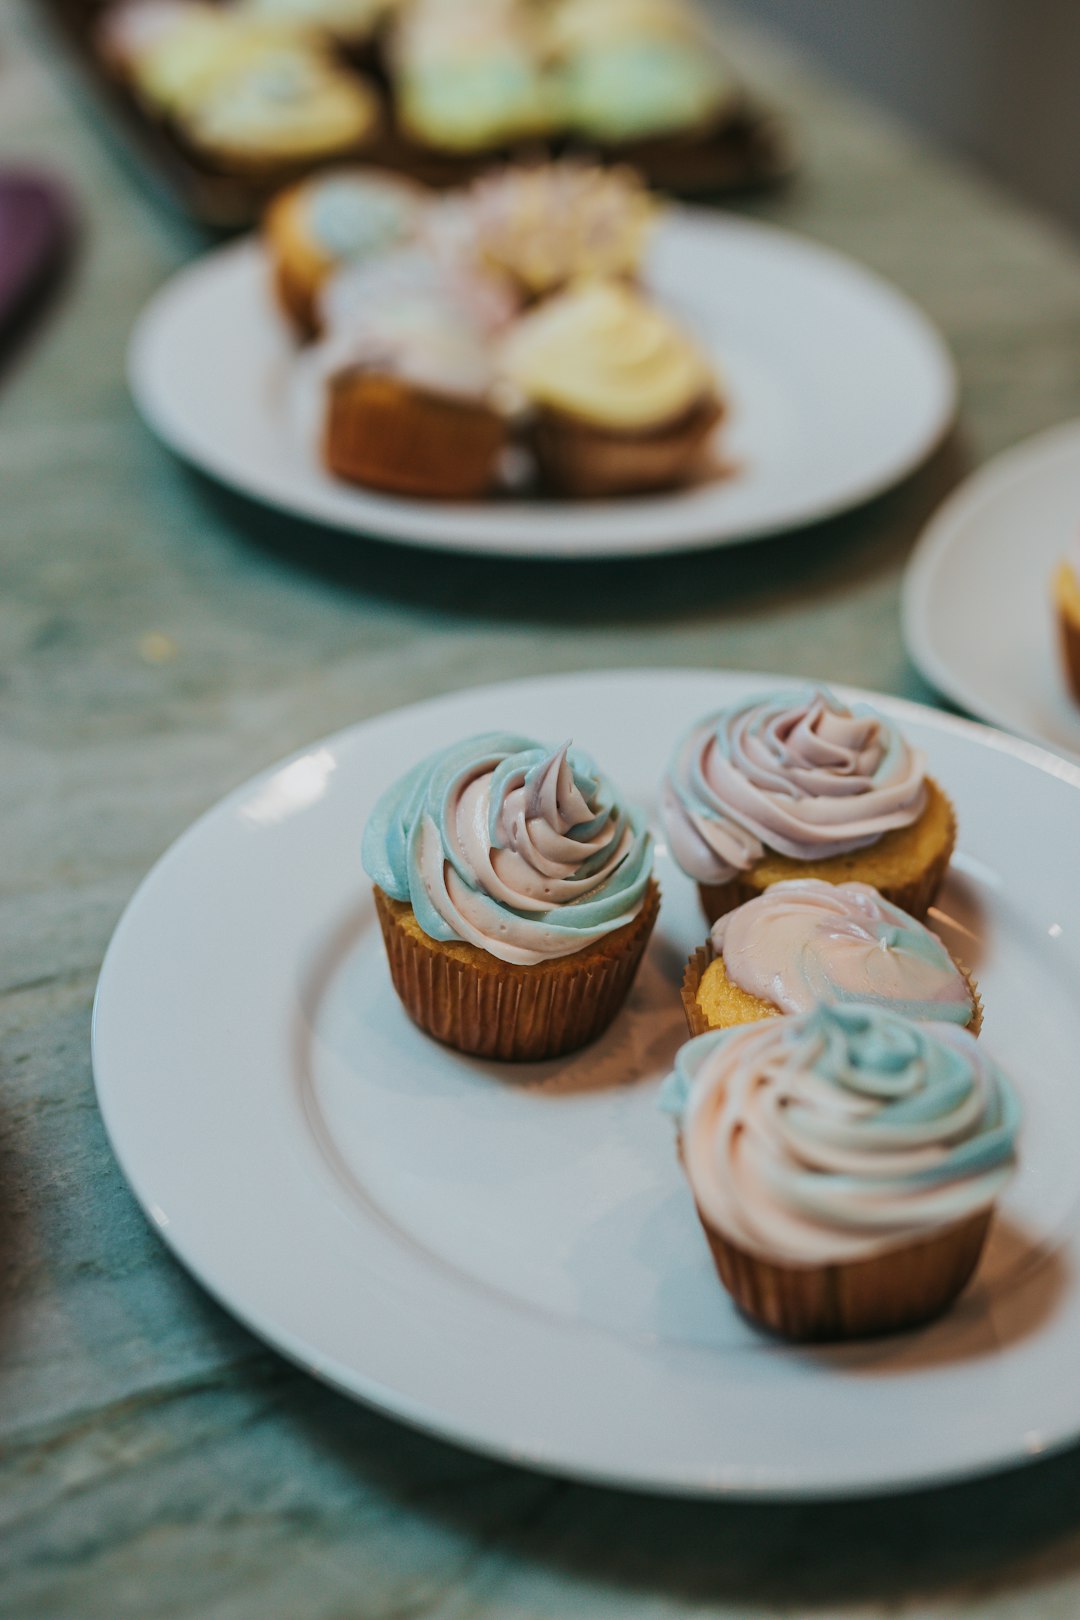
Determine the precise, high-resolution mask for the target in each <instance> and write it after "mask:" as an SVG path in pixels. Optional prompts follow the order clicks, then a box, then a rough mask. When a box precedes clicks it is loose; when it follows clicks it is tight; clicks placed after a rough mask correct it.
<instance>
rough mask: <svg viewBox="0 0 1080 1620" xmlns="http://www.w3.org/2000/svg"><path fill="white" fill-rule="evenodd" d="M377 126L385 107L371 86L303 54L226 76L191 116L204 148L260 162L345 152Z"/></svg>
mask: <svg viewBox="0 0 1080 1620" xmlns="http://www.w3.org/2000/svg"><path fill="white" fill-rule="evenodd" d="M377 122H378V101H377V99H376V97H375V95H374V93H373V92H372V91H371V90H370V89H368V87H367V85H366V84H365V83H364V82H363V80H361V79H359V78H357V77H356V76H355V75H353V74H351V73H344V72H342V71H341V70H340V69H339V68H337V67H335V66H334V64H333V63H331V62H330V61H328V60H325V59H324V58H323V57H322V56H320V55H318V54H316V53H315V52H312V51H309V50H307V49H305V48H303V47H296V46H282V47H280V48H279V49H276V50H274V51H272V52H268V53H267V54H265V55H260V56H259V57H258V59H257V60H254V61H252V62H249V63H244V64H242V65H240V66H238V67H237V68H236V69H235V70H234V71H230V72H228V73H223V74H220V75H218V76H217V77H215V79H214V81H213V83H212V84H211V85H210V86H209V88H208V89H207V90H206V91H205V93H204V94H202V95H201V96H200V97H198V98H197V99H196V100H195V101H194V103H193V104H192V105H191V106H190V107H189V108H187V110H186V111H185V113H184V115H183V124H184V128H185V131H186V132H187V134H188V135H189V136H190V138H191V139H192V140H193V141H195V142H196V144H198V145H200V146H203V147H205V148H206V149H207V150H209V151H218V152H222V153H227V154H229V155H246V156H250V157H252V158H256V159H257V158H261V157H264V156H266V157H270V158H276V157H281V158H285V159H289V158H305V157H316V156H318V155H320V154H321V153H324V152H327V153H328V152H336V151H341V150H343V149H344V148H346V147H348V146H352V145H354V144H355V143H357V142H360V141H363V140H365V139H366V138H367V137H368V136H369V135H370V134H371V133H372V131H373V130H374V128H375V125H376V123H377Z"/></svg>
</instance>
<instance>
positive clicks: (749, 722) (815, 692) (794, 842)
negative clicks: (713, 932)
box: [661, 686, 926, 884]
mask: <svg viewBox="0 0 1080 1620" xmlns="http://www.w3.org/2000/svg"><path fill="white" fill-rule="evenodd" d="M925 806H926V786H925V770H924V758H923V755H922V754H921V753H920V752H919V750H918V749H914V748H911V747H909V745H908V744H907V743H906V742H905V740H904V738H903V737H902V736H901V735H900V733H899V732H898V731H897V730H896V728H895V726H893V725H892V723H891V722H890V721H888V720H886V719H885V717H884V716H883V715H881V714H878V712H877V711H876V710H875V709H872V708H871V707H870V706H869V704H866V703H856V704H852V705H851V706H850V707H849V706H848V705H847V704H846V703H842V702H841V701H840V699H839V698H837V697H834V696H833V694H832V693H831V692H830V691H829V690H828V689H827V688H826V687H823V686H811V687H807V688H805V689H804V690H802V691H796V692H773V693H770V694H769V695H768V696H766V697H760V698H750V699H747V700H744V701H743V702H741V703H734V704H731V705H730V706H729V707H728V708H726V709H719V710H718V711H717V712H716V713H715V714H711V715H709V716H708V717H707V718H706V719H704V720H701V721H699V722H698V724H697V725H695V726H693V727H692V728H691V730H690V731H689V732H688V733H687V734H686V736H685V737H684V738H683V740H682V741H681V742H680V743H679V745H678V747H677V748H676V750H675V755H674V758H673V759H672V761H671V764H670V766H669V767H668V772H667V775H666V777H665V779H664V786H663V790H662V794H661V814H662V817H663V822H664V827H665V830H666V832H667V835H668V842H669V844H670V846H671V852H672V854H673V855H674V857H675V859H676V861H677V862H678V863H679V865H680V866H681V867H682V869H683V871H684V872H686V873H687V874H688V875H689V876H690V877H692V878H696V879H697V881H698V882H699V883H708V884H715V883H726V882H727V881H728V880H729V879H730V878H732V877H734V876H735V875H736V873H738V872H745V871H748V870H749V869H750V867H752V866H754V865H755V864H756V863H757V862H758V861H759V860H761V858H762V856H763V855H764V853H765V851H766V850H767V849H771V850H776V851H778V852H779V853H780V854H781V855H787V856H790V857H791V858H792V859H794V860H803V861H810V860H825V859H828V858H829V857H831V856H834V855H844V854H847V853H848V852H850V851H851V850H856V849H865V848H867V847H868V846H869V845H871V844H874V843H876V842H877V840H878V839H879V838H880V837H881V836H882V835H883V834H884V833H886V832H889V831H890V830H891V829H893V828H895V827H909V826H911V824H912V823H913V822H915V821H917V820H918V819H919V816H920V815H921V814H922V812H923V810H924V808H925Z"/></svg>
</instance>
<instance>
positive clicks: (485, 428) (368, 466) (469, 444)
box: [323, 367, 507, 500]
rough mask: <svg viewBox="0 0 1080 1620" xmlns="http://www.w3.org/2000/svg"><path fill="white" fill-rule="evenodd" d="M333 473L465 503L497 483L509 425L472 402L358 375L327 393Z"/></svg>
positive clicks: (351, 372) (344, 375) (348, 375)
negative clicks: (464, 501)
mask: <svg viewBox="0 0 1080 1620" xmlns="http://www.w3.org/2000/svg"><path fill="white" fill-rule="evenodd" d="M327 401H328V406H327V415H326V432H325V439H324V446H323V453H324V456H325V459H326V465H327V466H328V467H329V469H330V471H331V472H332V473H336V474H337V476H338V477H339V478H346V479H348V480H349V481H350V482H352V483H358V484H367V485H369V486H370V487H371V488H373V489H387V490H393V491H394V492H395V493H397V494H402V495H423V496H429V497H432V498H442V499H448V500H460V499H465V498H467V497H469V496H478V495H484V494H486V493H487V491H488V490H489V489H490V488H491V486H492V484H493V483H494V481H495V475H496V471H497V463H498V457H499V452H500V451H501V449H502V447H503V445H504V444H505V442H506V436H507V434H506V423H505V421H504V419H503V418H502V417H501V416H500V415H499V413H498V412H497V411H494V410H492V409H491V408H490V407H489V406H488V405H485V404H483V403H477V402H474V401H472V400H459V399H450V398H449V397H448V396H445V395H442V394H434V393H429V392H428V391H427V390H425V389H422V388H414V387H413V386H412V385H411V384H409V383H407V382H402V381H401V380H400V379H399V378H397V377H390V376H387V375H384V374H382V373H379V372H374V371H368V370H365V369H364V368H362V367H351V368H349V369H348V370H346V371H343V372H340V373H339V374H338V375H337V376H336V377H332V378H331V379H330V383H329V387H328V390H327Z"/></svg>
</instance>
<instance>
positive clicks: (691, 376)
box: [502, 280, 723, 496]
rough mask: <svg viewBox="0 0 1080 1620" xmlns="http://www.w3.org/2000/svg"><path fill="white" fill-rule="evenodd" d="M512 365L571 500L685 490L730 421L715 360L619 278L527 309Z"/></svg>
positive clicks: (507, 365)
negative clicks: (715, 434)
mask: <svg viewBox="0 0 1080 1620" xmlns="http://www.w3.org/2000/svg"><path fill="white" fill-rule="evenodd" d="M502 365H503V369H504V371H505V373H506V375H507V377H508V378H509V380H510V381H511V382H512V383H513V384H514V386H515V387H516V388H517V389H519V390H520V392H521V394H522V395H523V396H524V398H525V399H526V400H527V401H528V402H529V404H530V405H531V406H532V408H533V425H532V434H531V437H532V445H533V449H534V451H535V454H536V458H537V462H538V464H539V467H540V470H541V473H542V474H543V476H544V478H545V479H546V480H547V482H548V483H549V484H550V485H551V486H552V487H553V488H554V489H556V490H558V491H560V492H561V493H563V494H566V495H574V496H591V495H620V494H629V493H632V492H634V491H638V490H650V489H663V488H666V487H668V486H669V485H671V484H675V483H678V482H680V481H681V480H683V479H685V478H687V477H688V476H689V475H690V474H691V472H692V471H693V470H694V469H695V467H696V466H697V464H698V462H699V461H700V459H701V458H702V454H703V450H704V446H705V443H706V441H707V440H708V438H709V437H710V435H711V433H712V430H713V428H714V427H715V425H716V423H717V421H718V420H719V419H720V417H721V415H722V414H723V406H722V404H721V401H720V396H719V387H718V382H717V378H716V375H715V372H714V371H713V369H712V367H711V366H710V365H709V363H708V361H707V360H706V358H705V356H704V355H703V354H702V353H701V352H700V351H699V349H698V348H697V346H696V345H695V344H694V343H693V341H692V340H691V339H690V338H689V337H688V336H687V335H686V333H685V332H683V331H682V330H681V328H680V327H678V326H677V325H676V324H675V322H674V321H673V320H672V319H671V318H670V317H669V316H668V315H666V314H665V313H664V312H663V311H662V310H661V309H658V308H657V307H656V306H655V305H654V304H652V303H650V302H649V301H648V300H647V299H646V298H644V297H643V296H642V295H641V294H640V293H638V292H635V291H634V290H633V288H631V287H628V286H626V285H625V284H624V283H622V282H618V281H612V280H606V281H589V282H582V283H580V284H578V285H576V286H574V287H571V288H569V289H568V290H567V291H566V292H564V293H560V294H558V295H557V296H556V297H554V298H551V299H548V300H547V301H546V302H544V303H543V304H541V305H540V306H539V307H538V308H536V309H535V310H531V311H529V312H528V313H527V314H526V315H524V316H523V317H522V319H521V320H520V321H519V322H518V323H517V324H516V326H515V327H514V328H513V330H512V331H511V333H510V335H509V336H508V338H507V340H506V343H505V345H504V348H503V355H502Z"/></svg>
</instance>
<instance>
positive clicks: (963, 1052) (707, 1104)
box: [663, 1004, 1020, 1340]
mask: <svg viewBox="0 0 1080 1620" xmlns="http://www.w3.org/2000/svg"><path fill="white" fill-rule="evenodd" d="M663 1101H664V1105H665V1106H666V1107H667V1108H668V1110H669V1111H670V1112H671V1113H672V1114H673V1115H674V1116H675V1119H676V1121H677V1129H678V1138H679V1155H680V1158H681V1160H682V1164H683V1168H684V1170H685V1172H686V1177H687V1180H688V1182H689V1184H690V1190H691V1192H692V1194H693V1197H694V1202H695V1205H696V1206H697V1211H698V1215H699V1218H700V1220H701V1225H702V1227H703V1229H704V1232H705V1236H706V1238H707V1240H708V1243H709V1247H710V1249H711V1251H712V1255H713V1259H714V1261H715V1264H716V1269H717V1271H718V1273H719V1276H720V1279H721V1281H722V1282H723V1284H724V1286H725V1288H727V1290H728V1292H729V1293H730V1294H731V1296H732V1298H733V1299H734V1300H735V1302H736V1304H737V1305H738V1306H739V1307H740V1308H741V1309H742V1310H743V1311H744V1312H745V1313H746V1314H747V1315H748V1316H749V1317H751V1318H752V1319H753V1320H754V1321H755V1322H757V1323H758V1324H760V1325H761V1326H763V1327H765V1328H768V1329H770V1330H771V1331H772V1332H774V1333H778V1334H780V1335H782V1336H784V1337H786V1338H790V1339H795V1340H829V1339H833V1340H835V1339H856V1338H861V1337H864V1336H867V1335H870V1334H876V1333H889V1332H895V1331H898V1330H899V1329H902V1328H907V1327H913V1326H915V1325H917V1324H919V1323H922V1322H926V1321H929V1320H930V1319H932V1318H933V1317H935V1316H937V1315H939V1314H940V1313H941V1312H942V1311H944V1310H945V1309H946V1308H947V1307H948V1306H949V1305H950V1304H951V1303H952V1302H953V1300H955V1298H956V1297H957V1295H958V1294H959V1293H960V1291H961V1290H962V1289H963V1288H964V1286H965V1284H966V1283H967V1281H968V1279H969V1278H970V1277H971V1275H972V1273H973V1271H974V1270H975V1267H976V1266H977V1264H978V1261H979V1256H980V1254H981V1252H982V1249H983V1245H984V1243H985V1240H986V1236H987V1232H988V1230H989V1227H990V1222H991V1218H992V1215H993V1211H994V1206H995V1203H996V1201H997V1199H998V1197H999V1196H1000V1194H1001V1192H1002V1191H1003V1190H1004V1188H1005V1187H1006V1186H1007V1185H1008V1182H1009V1180H1010V1179H1011V1177H1012V1175H1013V1171H1014V1166H1015V1155H1016V1136H1017V1132H1018V1128H1019V1119H1020V1111H1019V1105H1018V1103H1017V1101H1016V1097H1015V1095H1014V1093H1013V1091H1012V1088H1011V1086H1010V1085H1009V1083H1008V1081H1007V1080H1006V1079H1005V1077H1004V1075H1003V1074H1002V1073H1001V1071H1000V1070H999V1069H998V1068H997V1066H996V1065H995V1064H994V1063H993V1062H992V1061H991V1059H990V1058H989V1057H988V1056H987V1055H986V1053H985V1051H984V1050H983V1047H982V1043H981V1042H979V1041H977V1040H976V1039H975V1038H974V1036H973V1035H971V1034H970V1032H969V1031H968V1030H965V1029H961V1028H960V1027H959V1026H958V1025H956V1024H934V1023H915V1022H914V1021H912V1020H910V1019H906V1018H903V1017H901V1016H900V1015H899V1014H897V1013H894V1012H890V1011H888V1010H886V1009H885V1008H884V1007H868V1006H861V1005H857V1004H851V1005H834V1006H829V1005H824V1004H823V1005H819V1006H817V1007H815V1008H814V1009H813V1010H811V1011H810V1012H807V1013H800V1014H795V1015H789V1016H786V1017H782V1018H766V1019H763V1020H761V1021H760V1022H758V1023H754V1024H746V1025H743V1026H741V1027H739V1028H735V1029H728V1030H716V1031H712V1032H711V1033H709V1034H707V1035H699V1036H697V1037H696V1038H695V1039H694V1040H691V1041H689V1042H688V1043H687V1044H686V1045H685V1046H684V1047H683V1048H682V1050H681V1051H680V1053H679V1055H678V1058H677V1060H676V1068H675V1071H674V1073H673V1075H672V1076H671V1077H670V1078H669V1080H668V1081H667V1082H666V1086H665V1091H664V1093H663Z"/></svg>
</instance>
